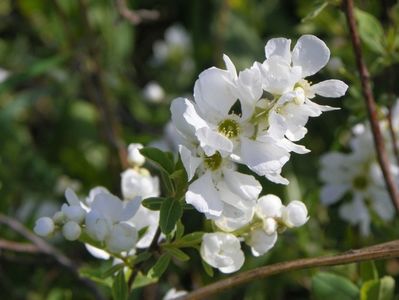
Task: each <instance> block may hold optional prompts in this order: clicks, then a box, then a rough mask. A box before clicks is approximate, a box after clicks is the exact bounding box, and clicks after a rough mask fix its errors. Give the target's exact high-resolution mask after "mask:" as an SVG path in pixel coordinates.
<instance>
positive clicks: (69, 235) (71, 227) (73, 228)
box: [62, 221, 82, 241]
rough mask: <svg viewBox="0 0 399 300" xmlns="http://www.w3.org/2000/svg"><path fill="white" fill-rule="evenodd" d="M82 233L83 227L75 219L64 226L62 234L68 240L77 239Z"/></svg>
mask: <svg viewBox="0 0 399 300" xmlns="http://www.w3.org/2000/svg"><path fill="white" fill-rule="evenodd" d="M81 233H82V229H81V228H80V226H79V224H78V223H76V222H74V221H68V222H67V223H65V225H64V226H63V227H62V234H63V235H64V237H65V238H66V239H67V240H68V241H75V240H77V239H78V238H79V236H80V234H81Z"/></svg>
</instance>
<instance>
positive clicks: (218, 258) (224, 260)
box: [200, 232, 245, 273]
mask: <svg viewBox="0 0 399 300" xmlns="http://www.w3.org/2000/svg"><path fill="white" fill-rule="evenodd" d="M200 253H201V257H202V259H203V260H204V261H206V262H207V263H208V264H209V265H211V266H212V267H214V268H218V269H219V270H220V271H221V272H223V273H232V272H235V271H238V270H239V269H240V268H241V267H242V265H243V264H244V260H245V257H244V253H243V252H242V250H241V244H240V241H239V240H238V238H237V237H236V236H235V235H233V234H230V233H222V232H215V233H206V234H204V236H203V237H202V244H201V250H200Z"/></svg>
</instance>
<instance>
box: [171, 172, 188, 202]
mask: <svg viewBox="0 0 399 300" xmlns="http://www.w3.org/2000/svg"><path fill="white" fill-rule="evenodd" d="M170 179H171V180H172V181H173V184H174V187H175V191H176V196H177V197H178V198H180V197H183V196H184V195H185V193H186V191H187V187H188V179H187V174H186V171H185V170H183V169H180V170H176V171H174V172H173V173H172V175H170Z"/></svg>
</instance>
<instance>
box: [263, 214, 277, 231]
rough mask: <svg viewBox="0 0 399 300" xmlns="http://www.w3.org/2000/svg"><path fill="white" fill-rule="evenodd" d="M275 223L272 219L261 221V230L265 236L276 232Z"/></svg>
mask: <svg viewBox="0 0 399 300" xmlns="http://www.w3.org/2000/svg"><path fill="white" fill-rule="evenodd" d="M277 227H278V226H277V222H276V220H275V219H273V218H266V219H265V220H263V230H264V231H265V232H266V234H268V235H271V234H273V233H275V232H276V230H277Z"/></svg>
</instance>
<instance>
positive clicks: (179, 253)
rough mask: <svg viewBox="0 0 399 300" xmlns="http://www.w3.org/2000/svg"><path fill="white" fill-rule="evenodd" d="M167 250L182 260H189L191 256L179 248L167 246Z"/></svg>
mask: <svg viewBox="0 0 399 300" xmlns="http://www.w3.org/2000/svg"><path fill="white" fill-rule="evenodd" d="M164 249H165V251H166V252H168V253H169V254H170V255H171V256H173V257H175V258H177V259H178V260H181V261H187V260H189V259H190V256H188V255H187V254H186V253H184V252H183V251H182V250H180V249H178V248H173V247H172V248H169V247H165V248H164Z"/></svg>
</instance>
